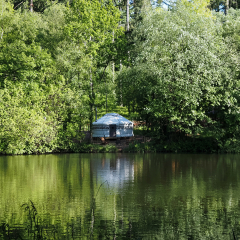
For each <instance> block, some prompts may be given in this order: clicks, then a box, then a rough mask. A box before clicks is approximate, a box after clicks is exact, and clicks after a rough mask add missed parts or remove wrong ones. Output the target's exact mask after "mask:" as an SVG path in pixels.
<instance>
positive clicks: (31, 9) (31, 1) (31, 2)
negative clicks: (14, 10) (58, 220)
mask: <svg viewBox="0 0 240 240" xmlns="http://www.w3.org/2000/svg"><path fill="white" fill-rule="evenodd" d="M30 12H33V0H30Z"/></svg>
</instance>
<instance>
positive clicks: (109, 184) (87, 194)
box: [0, 154, 240, 239]
mask: <svg viewBox="0 0 240 240" xmlns="http://www.w3.org/2000/svg"><path fill="white" fill-rule="evenodd" d="M239 157H240V155H204V154H202V155H197V154H63V155H40V156H3V157H0V188H1V195H0V225H1V226H0V238H3V239H4V238H5V239H14V238H15V239H16V238H19V239H20V238H22V239H41V238H42V239H91V238H92V239H98V238H102V239H152V238H153V239H234V235H233V234H235V238H236V239H237V238H239V237H240V228H239V222H240V211H239V206H240V201H239V200H240V189H239V183H240V177H239V174H238V173H239V170H240V161H239ZM31 201H32V203H31ZM24 204H25V205H24ZM32 204H33V205H32ZM26 208H27V210H26ZM34 209H35V210H34ZM34 213H35V214H34ZM34 216H35V218H34V219H33V217H34ZM14 236H15V237H14Z"/></svg>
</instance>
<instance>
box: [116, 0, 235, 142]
mask: <svg viewBox="0 0 240 240" xmlns="http://www.w3.org/2000/svg"><path fill="white" fill-rule="evenodd" d="M204 9H205V10H204ZM221 31H222V27H221V24H219V23H218V22H216V21H215V20H214V17H213V16H212V15H211V13H210V12H209V11H208V10H207V9H206V8H205V7H203V8H200V7H199V6H196V7H193V5H192V3H190V4H188V3H187V4H186V3H179V4H177V5H176V7H174V8H173V9H172V11H164V10H162V9H159V8H157V9H155V10H153V11H151V12H148V13H147V15H145V16H144V18H143V21H142V23H141V24H139V26H138V28H137V29H136V31H135V32H134V34H135V39H136V41H135V51H134V52H133V54H132V56H133V58H134V59H133V61H132V67H131V68H127V69H125V70H124V71H122V73H121V74H120V75H119V78H118V79H119V82H120V80H121V82H122V83H123V99H124V104H125V105H129V109H130V110H131V111H136V112H137V113H139V115H140V117H141V118H142V119H146V120H147V122H149V123H150V124H151V128H152V129H155V130H156V132H157V133H158V137H160V136H162V137H169V134H170V133H171V132H175V133H176V132H182V133H183V134H193V133H195V134H196V133H201V131H202V130H203V129H206V128H204V127H205V126H218V130H219V128H222V129H224V127H226V125H227V124H223V123H226V122H229V121H228V120H227V121H226V115H227V114H229V113H230V112H231V113H237V112H236V111H237V109H238V105H236V104H235V103H236V101H237V99H236V97H235V95H234V94H235V93H236V92H237V91H238V90H237V89H236V88H235V89H233V86H238V80H237V79H236V74H237V68H236V67H234V66H236V65H235V64H236V61H235V59H234V57H232V56H234V51H232V50H231V49H230V48H228V46H227V45H226V44H224V42H223V41H222V39H221V35H219V32H221ZM229 56H230V57H229ZM211 112H213V113H214V114H215V115H217V116H215V117H213V116H211ZM235 116H236V115H235ZM217 119H218V120H217ZM220 119H221V120H220ZM235 120H236V119H235ZM237 121H238V120H237ZM228 126H229V125H228ZM235 126H236V121H235ZM208 129H209V128H208Z"/></svg>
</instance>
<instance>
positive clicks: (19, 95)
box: [0, 0, 240, 154]
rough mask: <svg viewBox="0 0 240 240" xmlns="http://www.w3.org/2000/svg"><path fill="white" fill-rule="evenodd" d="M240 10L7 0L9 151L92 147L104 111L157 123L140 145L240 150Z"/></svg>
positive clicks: (102, 0) (4, 132)
mask: <svg viewBox="0 0 240 240" xmlns="http://www.w3.org/2000/svg"><path fill="white" fill-rule="evenodd" d="M31 3H33V5H32V4H31ZM163 3H164V6H165V7H162V6H163ZM166 6H167V7H166ZM238 6H240V2H239V1H238V0H237V1H230V2H229V1H228V0H227V2H222V1H219V0H216V1H212V2H208V1H206V0H194V1H187V0H181V1H174V2H160V1H159V2H150V1H149V0H134V1H129V0H116V1H112V0H92V1H88V0H72V1H67V0H61V1H60V0H59V1H50V0H36V1H34V0H32V1H30V2H29V1H28V0H26V1H21V0H9V1H5V0H0V153H1V154H32V153H50V152H63V151H64V152H66V151H67V152H89V151H91V144H86V143H84V142H83V139H84V132H83V131H84V130H91V123H92V122H93V121H94V120H95V113H96V109H97V112H98V117H101V116H103V115H104V114H105V113H106V112H117V113H119V114H121V115H123V116H125V117H127V118H129V119H131V120H136V121H142V122H144V123H145V124H144V126H142V127H141V128H140V129H138V131H140V132H141V134H143V135H146V136H150V137H151V139H152V141H151V142H150V143H145V144H138V143H133V144H132V145H130V147H129V151H139V150H141V151H171V152H179V151H181V152H193V151H194V152H240V129H239V123H240V96H239V92H240V91H239V90H240V89H239V87H240V76H239V73H240V72H239V71H240V65H239V57H240V11H239V10H238Z"/></svg>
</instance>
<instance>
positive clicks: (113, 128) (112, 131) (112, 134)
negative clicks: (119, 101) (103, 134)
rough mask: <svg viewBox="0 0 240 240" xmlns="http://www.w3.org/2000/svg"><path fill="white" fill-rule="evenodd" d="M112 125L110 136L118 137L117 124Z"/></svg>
mask: <svg viewBox="0 0 240 240" xmlns="http://www.w3.org/2000/svg"><path fill="white" fill-rule="evenodd" d="M109 127H110V134H109V135H110V137H116V124H111V125H109Z"/></svg>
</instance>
